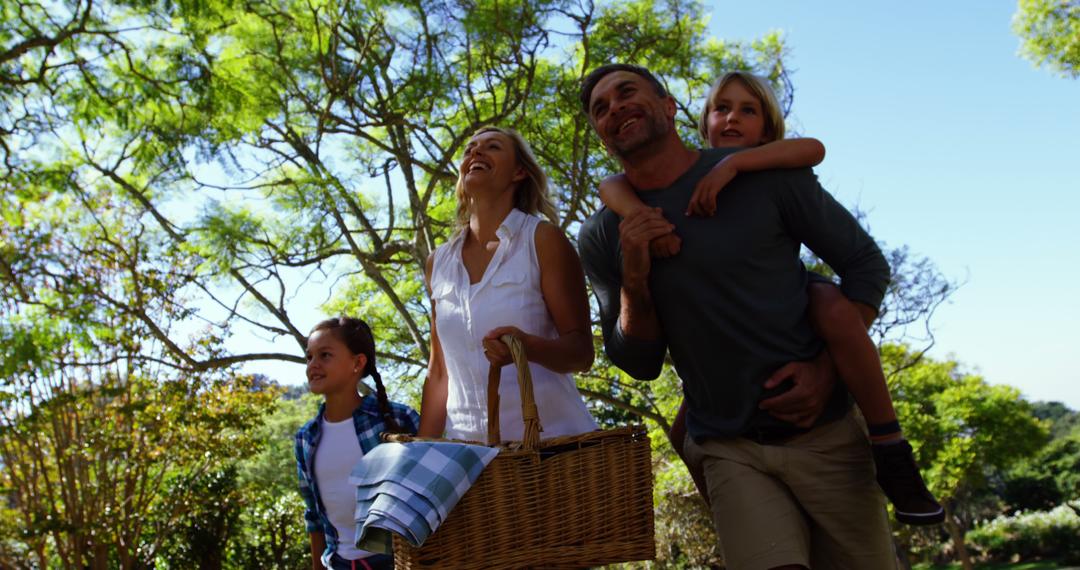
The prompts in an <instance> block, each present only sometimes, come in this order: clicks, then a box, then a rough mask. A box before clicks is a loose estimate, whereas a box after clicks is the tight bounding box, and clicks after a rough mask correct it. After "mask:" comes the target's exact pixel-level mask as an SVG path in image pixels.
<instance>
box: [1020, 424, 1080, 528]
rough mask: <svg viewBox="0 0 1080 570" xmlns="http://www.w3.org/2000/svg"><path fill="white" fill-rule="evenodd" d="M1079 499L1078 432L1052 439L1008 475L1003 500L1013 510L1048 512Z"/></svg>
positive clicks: (1079, 456)
mask: <svg viewBox="0 0 1080 570" xmlns="http://www.w3.org/2000/svg"><path fill="white" fill-rule="evenodd" d="M1078 498H1080V433H1075V432H1074V433H1072V434H1069V435H1066V436H1064V437H1060V438H1057V439H1054V440H1052V441H1051V442H1050V443H1049V444H1047V446H1046V447H1044V448H1043V449H1042V450H1041V451H1040V452H1039V453H1038V454H1037V455H1036V456H1034V457H1032V458H1030V459H1028V460H1026V461H1024V462H1022V463H1021V464H1019V465H1018V466H1017V467H1016V468H1015V469H1013V470H1012V471H1011V472H1009V473H1008V475H1007V477H1006V480H1005V484H1004V489H1003V499H1004V500H1005V501H1006V502H1007V503H1008V504H1009V505H1010V506H1011V507H1012V508H1013V509H1024V510H1036V509H1048V508H1051V507H1052V506H1054V505H1056V504H1060V503H1062V502H1064V501H1069V500H1075V499H1078Z"/></svg>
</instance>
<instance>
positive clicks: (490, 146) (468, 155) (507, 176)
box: [458, 131, 525, 191]
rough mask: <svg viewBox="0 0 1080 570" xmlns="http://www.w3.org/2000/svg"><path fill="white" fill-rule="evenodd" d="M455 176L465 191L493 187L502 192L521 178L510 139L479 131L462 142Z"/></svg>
mask: <svg viewBox="0 0 1080 570" xmlns="http://www.w3.org/2000/svg"><path fill="white" fill-rule="evenodd" d="M458 168H459V173H460V174H459V175H460V176H461V180H462V181H463V182H464V186H465V189H466V190H470V189H480V188H493V189H495V190H497V191H503V190H505V189H507V188H510V187H512V186H513V185H514V183H515V182H517V181H518V180H522V179H524V178H525V170H524V169H523V168H521V166H520V165H518V161H517V156H516V154H515V152H514V141H513V140H512V139H511V138H510V137H508V136H506V135H504V134H502V133H500V132H497V131H487V132H485V133H480V134H479V135H476V136H475V137H473V138H472V140H470V141H469V144H467V145H465V156H463V157H462V159H461V166H459V167H458Z"/></svg>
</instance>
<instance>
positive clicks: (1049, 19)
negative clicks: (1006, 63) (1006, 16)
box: [1013, 0, 1080, 79]
mask: <svg viewBox="0 0 1080 570" xmlns="http://www.w3.org/2000/svg"><path fill="white" fill-rule="evenodd" d="M1013 30H1014V31H1015V32H1016V34H1017V35H1019V36H1020V39H1021V41H1022V44H1021V49H1020V52H1021V54H1023V56H1024V57H1025V58H1027V59H1029V60H1031V62H1032V63H1034V64H1035V65H1037V66H1042V65H1045V66H1047V67H1049V68H1050V69H1052V70H1053V71H1055V72H1056V73H1058V74H1060V75H1062V76H1064V77H1072V78H1074V79H1075V78H1077V77H1080V4H1077V3H1076V2H1075V1H1073V0H1020V1H1019V3H1018V4H1017V8H1016V14H1015V15H1014V16H1013Z"/></svg>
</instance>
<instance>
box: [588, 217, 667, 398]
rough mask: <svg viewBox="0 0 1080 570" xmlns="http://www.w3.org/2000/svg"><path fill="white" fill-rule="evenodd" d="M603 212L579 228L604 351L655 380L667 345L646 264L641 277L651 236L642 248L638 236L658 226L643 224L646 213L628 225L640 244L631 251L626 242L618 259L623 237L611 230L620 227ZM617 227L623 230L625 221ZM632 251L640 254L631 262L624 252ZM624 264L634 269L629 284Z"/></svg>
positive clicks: (630, 369) (629, 369) (638, 374)
mask: <svg viewBox="0 0 1080 570" xmlns="http://www.w3.org/2000/svg"><path fill="white" fill-rule="evenodd" d="M652 216H653V213H651V212H647V215H646V218H648V219H652ZM604 218H605V215H604V214H603V213H601V214H597V215H595V216H593V217H591V218H589V219H588V220H586V221H585V223H584V224H582V226H581V231H580V232H579V234H578V248H579V250H580V252H581V262H582V266H583V267H584V268H585V275H586V276H587V277H588V278H589V282H590V283H591V284H592V288H593V292H594V293H595V294H596V300H597V302H598V304H599V307H600V329H601V332H602V333H603V336H604V351H605V352H606V353H607V355H608V358H610V359H611V361H612V362H613V363H614V364H615V365H616V366H618V367H619V368H620V369H622V370H624V371H625V372H626V373H627V374H629V375H631V376H633V377H634V378H637V379H638V380H652V379H654V378H656V377H657V376H659V375H660V370H661V369H662V367H663V364H664V353H665V352H666V351H667V346H666V343H665V341H664V339H663V335H662V333H661V329H660V324H659V321H658V320H657V318H656V312H655V310H654V309H653V306H652V297H651V294H650V292H649V288H648V266H647V265H646V268H645V270H644V278H642V277H641V265H640V264H641V262H642V259H641V258H640V256H641V255H642V253H643V255H644V263H645V264H648V263H649V257H648V256H649V251H648V240H646V241H645V242H644V248H643V249H644V251H643V252H642V251H641V249H642V248H641V247H640V246H641V243H640V240H641V239H644V238H645V236H647V235H651V234H652V233H654V232H655V230H651V231H649V230H647V229H646V228H642V227H639V224H641V222H642V220H643V219H645V218H640V219H638V221H637V222H634V223H632V224H631V225H629V226H628V227H627V229H628V230H630V232H629V233H630V234H631V239H632V240H637V241H636V242H635V243H636V244H637V249H635V248H634V246H633V244H632V247H631V249H630V250H629V251H627V249H626V247H625V246H622V255H623V257H624V260H623V263H622V264H620V262H619V259H618V257H619V251H620V250H619V245H618V243H619V237H618V236H616V235H612V234H613V233H614V232H615V231H616V228H615V226H614V224H613V223H610V222H611V220H608V222H609V223H608V224H607V225H605V220H604ZM636 219H637V218H636ZM660 219H661V220H662V219H663V218H662V217H661V218H660ZM629 220H630V218H627V219H626V220H624V221H623V223H626V222H628V221H629ZM664 223H665V224H666V222H664ZM653 226H657V224H654V223H653V224H650V227H653ZM618 231H619V232H620V234H621V233H623V228H622V226H621V225H620V228H619V229H618ZM666 233H670V229H667V230H666ZM659 235H664V234H663V233H660V234H659ZM628 255H636V256H639V257H635V258H634V259H633V260H632V261H631V262H630V264H629V265H627V263H626V261H625V257H626V256H628ZM635 263H636V265H635ZM626 269H630V270H631V272H636V274H635V275H634V276H633V278H632V279H631V280H630V282H629V284H628V286H627V284H626V283H624V279H623V274H624V271H626Z"/></svg>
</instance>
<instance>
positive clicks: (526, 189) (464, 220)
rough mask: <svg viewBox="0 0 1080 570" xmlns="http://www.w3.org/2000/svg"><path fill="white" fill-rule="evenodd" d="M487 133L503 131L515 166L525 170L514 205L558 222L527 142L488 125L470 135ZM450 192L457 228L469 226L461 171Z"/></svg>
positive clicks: (473, 136)
mask: <svg viewBox="0 0 1080 570" xmlns="http://www.w3.org/2000/svg"><path fill="white" fill-rule="evenodd" d="M490 132H495V133H500V134H503V135H505V136H506V137H507V138H509V139H510V141H511V142H512V143H513V146H514V156H515V158H517V161H518V165H520V166H521V168H522V169H523V170H524V171H525V179H524V180H521V181H519V182H518V183H517V187H516V188H515V189H514V207H515V208H517V209H518V210H521V211H522V212H525V213H526V214H534V215H535V214H540V215H542V216H543V217H545V218H547V219H548V220H549V221H551V223H553V224H555V225H558V224H559V215H558V214H557V213H555V204H554V203H552V201H551V196H550V195H549V194H548V179H547V175H546V174H544V169H542V168H540V164H539V163H538V162H536V156H534V155H533V152H532V148H530V147H529V143H528V142H526V141H525V139H524V138H523V137H522V136H521V134H520V133H518V132H517V131H515V130H514V129H505V128H502V127H492V126H487V127H480V128H479V129H477V130H476V132H475V133H473V134H472V137H470V138H475V137H478V136H480V135H482V134H484V133H490ZM454 192H455V195H456V197H457V215H456V222H457V229H459V230H460V229H462V228H465V227H467V226H468V225H469V196H468V195H467V194H465V185H464V177H463V176H462V175H461V174H458V181H457V185H456V186H455V187H454Z"/></svg>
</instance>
